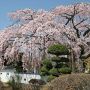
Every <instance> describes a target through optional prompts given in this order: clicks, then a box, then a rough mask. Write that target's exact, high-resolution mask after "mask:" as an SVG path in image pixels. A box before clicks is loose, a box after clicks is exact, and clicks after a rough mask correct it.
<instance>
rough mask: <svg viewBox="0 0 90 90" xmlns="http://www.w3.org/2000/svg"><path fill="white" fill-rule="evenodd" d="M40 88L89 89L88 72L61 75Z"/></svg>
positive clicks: (60, 89)
mask: <svg viewBox="0 0 90 90" xmlns="http://www.w3.org/2000/svg"><path fill="white" fill-rule="evenodd" d="M41 90H90V74H70V75H63V76H60V77H58V78H56V79H54V80H52V81H51V82H50V83H48V84H47V85H46V86H44V87H43V89H41Z"/></svg>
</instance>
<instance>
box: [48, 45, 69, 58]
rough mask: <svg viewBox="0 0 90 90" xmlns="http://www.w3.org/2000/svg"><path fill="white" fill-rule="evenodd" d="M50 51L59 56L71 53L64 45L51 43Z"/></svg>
mask: <svg viewBox="0 0 90 90" xmlns="http://www.w3.org/2000/svg"><path fill="white" fill-rule="evenodd" d="M48 53H50V54H54V55H57V56H59V55H68V54H69V50H68V48H67V47H66V46H64V45H61V44H54V45H51V46H50V47H49V48H48Z"/></svg>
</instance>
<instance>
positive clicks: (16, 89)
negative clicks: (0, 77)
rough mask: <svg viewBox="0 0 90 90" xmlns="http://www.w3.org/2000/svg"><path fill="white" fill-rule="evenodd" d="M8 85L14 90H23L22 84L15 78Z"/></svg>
mask: <svg viewBox="0 0 90 90" xmlns="http://www.w3.org/2000/svg"><path fill="white" fill-rule="evenodd" d="M16 79H18V77H17V76H16ZM7 84H8V85H10V86H11V87H12V89H13V90H20V89H21V84H20V81H19V80H17V82H16V80H15V78H14V77H12V79H11V80H9V82H8V83H7Z"/></svg>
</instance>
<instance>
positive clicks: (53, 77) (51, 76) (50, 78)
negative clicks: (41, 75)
mask: <svg viewBox="0 0 90 90" xmlns="http://www.w3.org/2000/svg"><path fill="white" fill-rule="evenodd" d="M55 78H56V76H53V75H50V76H48V80H47V81H48V82H50V81H51V80H53V79H55Z"/></svg>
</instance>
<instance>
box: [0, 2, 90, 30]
mask: <svg viewBox="0 0 90 90" xmlns="http://www.w3.org/2000/svg"><path fill="white" fill-rule="evenodd" d="M80 2H85V3H90V0H0V29H3V28H4V27H6V26H9V25H10V24H11V23H12V22H11V21H10V19H9V17H8V15H7V14H8V13H9V12H12V11H15V10H18V9H24V8H31V9H34V10H37V9H45V10H50V9H52V8H54V7H56V6H59V5H68V4H74V3H80Z"/></svg>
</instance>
